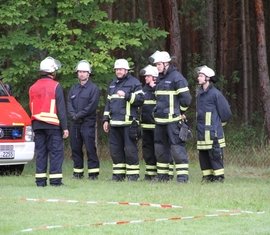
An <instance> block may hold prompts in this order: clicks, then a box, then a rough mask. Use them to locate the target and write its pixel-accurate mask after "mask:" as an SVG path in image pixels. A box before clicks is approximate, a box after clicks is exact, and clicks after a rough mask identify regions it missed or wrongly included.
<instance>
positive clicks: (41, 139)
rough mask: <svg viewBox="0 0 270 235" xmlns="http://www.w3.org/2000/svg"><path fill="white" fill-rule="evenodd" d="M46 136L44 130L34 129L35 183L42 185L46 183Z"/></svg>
mask: <svg viewBox="0 0 270 235" xmlns="http://www.w3.org/2000/svg"><path fill="white" fill-rule="evenodd" d="M46 140H47V136H46V132H45V130H36V131H35V137H34V141H35V154H36V174H35V178H36V185H37V186H41V187H44V186H46V185H47V163H48V150H47V141H46Z"/></svg>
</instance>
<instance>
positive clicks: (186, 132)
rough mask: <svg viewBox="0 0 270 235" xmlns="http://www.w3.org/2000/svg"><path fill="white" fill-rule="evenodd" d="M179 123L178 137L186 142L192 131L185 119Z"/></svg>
mask: <svg viewBox="0 0 270 235" xmlns="http://www.w3.org/2000/svg"><path fill="white" fill-rule="evenodd" d="M179 124H180V131H179V138H180V140H182V141H183V142H186V141H188V140H190V139H191V138H192V132H191V130H190V128H189V126H188V124H187V122H186V121H182V122H180V123H179Z"/></svg>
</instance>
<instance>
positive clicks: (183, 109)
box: [180, 106, 188, 111]
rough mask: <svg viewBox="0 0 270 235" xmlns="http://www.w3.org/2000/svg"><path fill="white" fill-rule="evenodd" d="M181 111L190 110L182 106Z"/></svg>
mask: <svg viewBox="0 0 270 235" xmlns="http://www.w3.org/2000/svg"><path fill="white" fill-rule="evenodd" d="M180 110H181V111H187V110H188V107H183V106H180Z"/></svg>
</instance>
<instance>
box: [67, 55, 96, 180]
mask: <svg viewBox="0 0 270 235" xmlns="http://www.w3.org/2000/svg"><path fill="white" fill-rule="evenodd" d="M75 71H76V73H77V78H78V81H79V82H78V83H77V84H75V85H73V86H72V87H71V89H70V91H69V93H68V101H67V109H68V115H69V117H70V119H71V129H70V145H71V151H72V159H73V178H75V179H81V178H83V177H84V154H83V145H84V146H85V149H86V154H87V167H88V179H90V180H96V179H98V175H99V159H98V156H97V151H96V111H97V107H98V102H99V96H100V91H99V88H98V87H97V86H96V85H95V84H94V83H93V82H92V81H91V79H90V75H91V66H90V64H89V62H88V61H86V60H81V61H79V62H78V64H77V66H76V69H75Z"/></svg>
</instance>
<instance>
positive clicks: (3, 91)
mask: <svg viewBox="0 0 270 235" xmlns="http://www.w3.org/2000/svg"><path fill="white" fill-rule="evenodd" d="M0 96H8V93H7V91H6V89H5V87H4V84H3V83H2V82H0Z"/></svg>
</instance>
